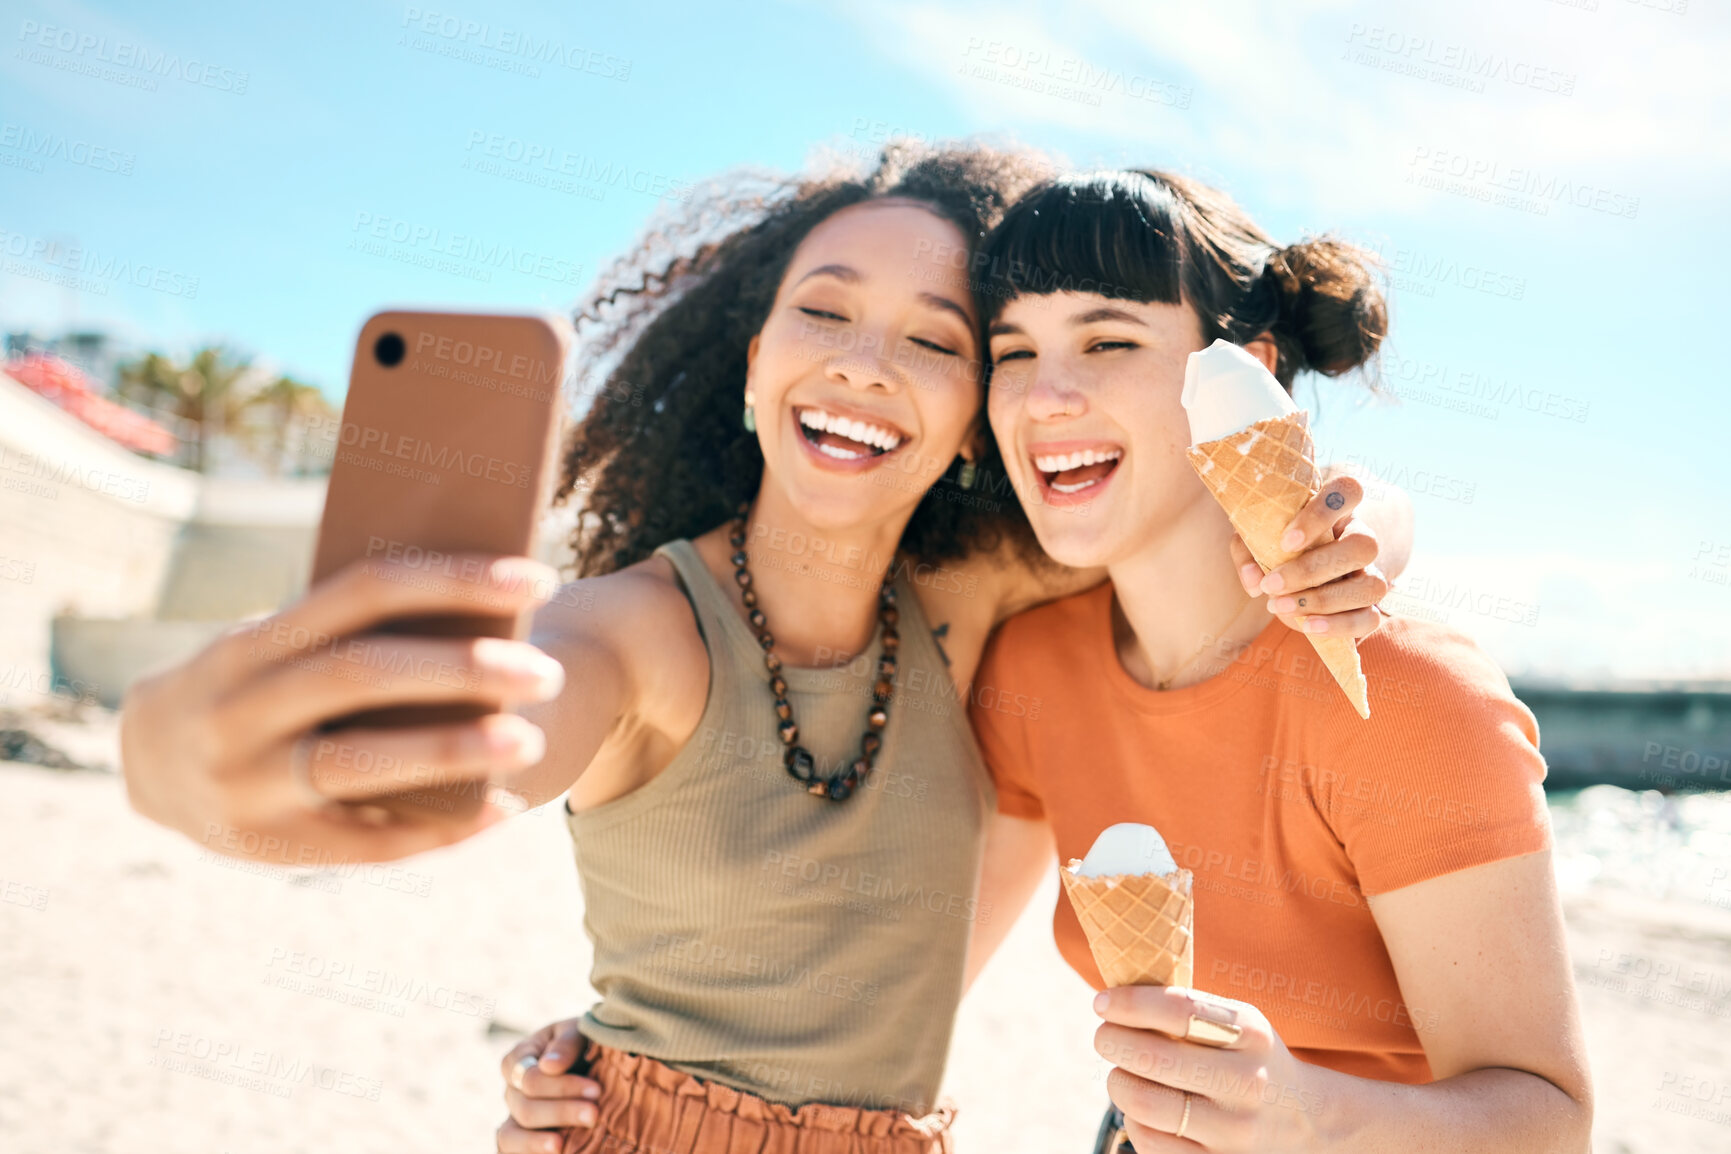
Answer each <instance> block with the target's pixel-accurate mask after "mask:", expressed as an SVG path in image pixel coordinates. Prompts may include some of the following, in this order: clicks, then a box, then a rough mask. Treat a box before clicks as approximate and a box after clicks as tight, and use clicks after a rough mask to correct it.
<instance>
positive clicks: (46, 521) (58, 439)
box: [0, 374, 200, 704]
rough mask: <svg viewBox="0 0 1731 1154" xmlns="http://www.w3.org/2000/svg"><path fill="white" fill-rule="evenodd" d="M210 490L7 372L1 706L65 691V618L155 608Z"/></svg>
mask: <svg viewBox="0 0 1731 1154" xmlns="http://www.w3.org/2000/svg"><path fill="white" fill-rule="evenodd" d="M199 487H200V486H199V478H197V477H195V476H193V475H191V474H189V473H186V472H185V471H183V470H180V469H175V468H171V467H169V466H166V465H158V464H156V463H154V462H151V461H147V460H145V459H143V458H141V457H138V456H135V455H134V454H132V453H130V452H128V451H127V450H125V449H123V448H121V447H120V446H118V445H116V444H115V443H114V442H112V441H110V440H108V438H106V437H104V436H102V435H101V434H99V433H97V432H95V431H94V430H92V429H90V428H89V427H88V426H86V425H85V424H84V423H83V422H82V421H79V420H77V419H76V418H74V417H71V416H69V415H68V414H66V413H64V412H62V411H61V410H60V409H59V408H58V407H56V406H55V405H53V404H51V403H49V402H48V401H45V400H43V399H42V398H41V397H39V396H37V395H36V394H35V393H33V392H31V391H30V390H29V389H26V388H25V387H24V386H22V385H20V384H18V383H17V382H16V381H14V380H12V379H11V378H9V377H6V376H4V375H3V374H0V704H9V703H13V702H20V701H23V702H27V701H31V700H38V699H40V698H41V697H42V696H43V695H44V694H46V693H48V692H50V691H52V690H53V689H54V688H55V687H56V684H55V676H54V672H53V670H52V668H51V665H50V661H49V653H50V647H51V622H52V620H53V618H54V617H56V616H57V615H63V614H72V615H79V616H94V617H119V618H134V617H137V618H142V617H149V616H151V615H152V614H153V613H154V612H155V610H156V605H157V602H158V600H159V599H160V597H161V594H162V588H163V584H164V581H165V580H166V578H167V575H168V571H169V568H170V565H171V562H172V558H173V555H174V550H175V545H176V542H177V540H178V538H179V536H180V530H181V526H182V525H183V524H184V523H185V522H186V521H187V519H188V518H190V517H191V515H192V513H193V510H194V508H195V507H196V505H197V501H198V493H199ZM63 680H64V679H63ZM59 688H61V689H62V690H63V691H70V692H72V693H73V694H74V695H81V696H82V695H87V694H86V693H85V691H84V690H83V689H81V688H80V687H78V686H76V685H70V684H63V685H61V686H60V687H59Z"/></svg>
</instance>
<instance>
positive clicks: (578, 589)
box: [529, 557, 708, 689]
mask: <svg viewBox="0 0 1731 1154" xmlns="http://www.w3.org/2000/svg"><path fill="white" fill-rule="evenodd" d="M647 637H653V638H654V639H655V643H654V644H653V645H647V644H644V643H643V639H644V638H647ZM529 640H530V641H532V642H533V643H534V644H535V645H537V646H538V647H540V648H541V649H543V650H545V651H546V652H547V653H549V654H551V655H552V656H553V657H555V658H558V659H559V660H561V661H565V660H566V659H567V658H582V659H585V660H586V661H589V662H594V661H597V660H599V661H601V662H603V663H606V664H611V665H613V666H614V667H615V672H616V673H617V674H620V675H625V676H627V677H628V678H629V679H630V680H631V681H632V682H634V683H636V685H637V688H639V689H642V688H646V687H648V686H651V685H655V684H658V683H661V682H663V681H664V680H665V671H666V670H667V669H668V668H675V669H677V668H683V667H689V665H690V664H691V662H693V661H694V660H695V661H696V662H697V664H698V665H699V667H700V669H701V670H702V672H703V674H704V677H705V680H707V673H708V652H707V650H705V649H704V646H703V637H702V635H701V634H700V633H699V632H698V631H697V623H696V620H695V619H694V618H693V617H692V614H691V603H690V602H689V601H687V600H686V597H685V591H684V590H683V589H682V588H681V587H680V585H679V579H678V577H677V576H676V575H675V573H674V569H673V566H672V564H671V563H669V562H668V561H667V560H666V559H665V558H662V557H650V558H647V559H645V560H643V561H639V562H638V563H637V564H635V565H631V566H628V567H626V568H624V569H620V570H618V571H617V572H614V573H608V574H606V575H605V576H601V577H585V578H582V579H580V580H577V581H572V582H569V583H567V584H565V585H562V586H560V587H559V590H558V592H557V593H555V594H554V595H553V597H552V598H551V599H550V600H549V601H548V603H547V604H546V605H545V606H543V607H542V608H541V610H540V611H539V612H538V613H536V614H535V620H534V623H533V626H532V630H531V634H530V638H529Z"/></svg>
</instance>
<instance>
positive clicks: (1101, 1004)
mask: <svg viewBox="0 0 1731 1154" xmlns="http://www.w3.org/2000/svg"><path fill="white" fill-rule="evenodd" d="M1111 1000H1112V999H1111V998H1109V997H1107V996H1106V991H1104V990H1101V991H1100V992H1099V993H1098V994H1095V995H1094V1012H1095V1013H1096V1014H1104V1013H1105V1012H1106V1006H1107V1004H1108V1003H1109V1002H1111Z"/></svg>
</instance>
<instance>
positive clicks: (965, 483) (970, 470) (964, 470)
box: [956, 458, 979, 489]
mask: <svg viewBox="0 0 1731 1154" xmlns="http://www.w3.org/2000/svg"><path fill="white" fill-rule="evenodd" d="M978 475H979V469H978V468H976V467H975V465H974V463H973V462H972V461H970V460H968V459H966V458H963V459H962V467H961V470H960V471H959V472H957V474H956V484H957V485H959V486H961V487H962V488H964V489H972V488H973V487H974V478H975V477H976V476H978Z"/></svg>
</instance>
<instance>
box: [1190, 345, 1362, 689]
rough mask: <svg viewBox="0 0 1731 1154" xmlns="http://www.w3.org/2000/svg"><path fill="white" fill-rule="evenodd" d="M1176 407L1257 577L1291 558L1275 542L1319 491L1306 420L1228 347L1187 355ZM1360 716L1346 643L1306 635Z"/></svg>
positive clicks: (1358, 678)
mask: <svg viewBox="0 0 1731 1154" xmlns="http://www.w3.org/2000/svg"><path fill="white" fill-rule="evenodd" d="M1183 402H1184V408H1185V411H1186V412H1187V413H1188V414H1189V417H1190V440H1191V449H1190V463H1191V465H1192V466H1193V467H1194V468H1195V469H1196V472H1197V475H1198V476H1200V477H1201V478H1202V482H1203V484H1205V485H1206V486H1207V487H1208V490H1209V492H1211V493H1213V494H1214V497H1215V499H1216V500H1218V501H1219V502H1220V505H1221V507H1222V508H1223V509H1225V511H1226V516H1227V518H1228V519H1229V520H1231V522H1232V527H1233V528H1234V529H1236V530H1237V531H1238V535H1239V537H1240V538H1242V539H1243V541H1244V544H1245V546H1246V547H1247V548H1248V549H1249V551H1250V554H1251V556H1252V557H1253V558H1254V559H1255V561H1256V563H1257V564H1258V565H1260V566H1261V567H1262V569H1263V570H1264V571H1268V570H1272V569H1275V568H1278V567H1279V566H1281V565H1284V564H1285V563H1286V562H1288V561H1290V560H1292V559H1293V557H1295V556H1296V553H1295V552H1294V551H1292V550H1290V549H1288V548H1287V547H1286V546H1285V544H1284V543H1283V541H1282V538H1283V537H1284V535H1285V533H1286V531H1287V527H1288V526H1289V525H1290V524H1291V523H1292V520H1293V518H1294V517H1295V516H1296V515H1297V514H1298V512H1299V510H1301V509H1303V508H1304V506H1305V504H1306V503H1307V502H1308V501H1309V500H1310V499H1311V497H1313V496H1314V495H1315V494H1316V492H1317V490H1318V489H1319V488H1320V478H1319V475H1318V471H1317V467H1316V449H1315V446H1314V445H1313V443H1312V442H1311V439H1310V429H1309V418H1308V415H1307V414H1306V413H1305V412H1304V410H1302V409H1300V408H1299V407H1298V406H1297V405H1296V404H1294V403H1293V400H1292V398H1291V397H1289V396H1288V395H1287V394H1286V390H1285V389H1283V388H1281V386H1280V383H1279V382H1278V381H1276V380H1275V379H1274V377H1273V375H1272V374H1270V373H1269V372H1268V370H1267V369H1266V368H1264V367H1263V365H1262V363H1261V362H1260V361H1258V360H1257V359H1256V358H1255V357H1253V356H1251V355H1250V354H1249V353H1247V352H1245V351H1244V350H1243V349H1241V348H1239V347H1238V346H1237V345H1234V344H1232V343H1230V342H1228V341H1218V340H1217V341H1215V342H1214V343H1213V344H1212V345H1210V346H1209V347H1208V348H1207V349H1204V350H1203V351H1202V352H1199V353H1192V354H1191V355H1190V360H1189V362H1188V364H1187V365H1186V367H1185V374H1184V394H1183ZM1306 636H1307V637H1308V638H1309V639H1310V643H1311V645H1312V646H1313V647H1315V649H1316V652H1317V655H1318V656H1319V657H1321V658H1322V660H1323V662H1324V664H1326V665H1327V666H1328V671H1329V672H1330V673H1331V674H1333V675H1334V679H1335V681H1336V682H1337V683H1338V684H1339V685H1340V687H1341V689H1342V690H1344V691H1345V693H1346V696H1347V700H1348V701H1350V702H1351V703H1352V707H1353V708H1354V709H1355V710H1357V711H1358V714H1359V716H1360V717H1366V718H1368V717H1369V716H1370V698H1369V687H1368V685H1367V684H1366V682H1365V677H1364V670H1363V669H1362V667H1361V666H1360V665H1359V660H1358V649H1357V646H1356V645H1355V644H1354V643H1353V641H1352V639H1351V638H1345V637H1333V636H1323V635H1320V634H1310V633H1307V634H1306Z"/></svg>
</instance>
